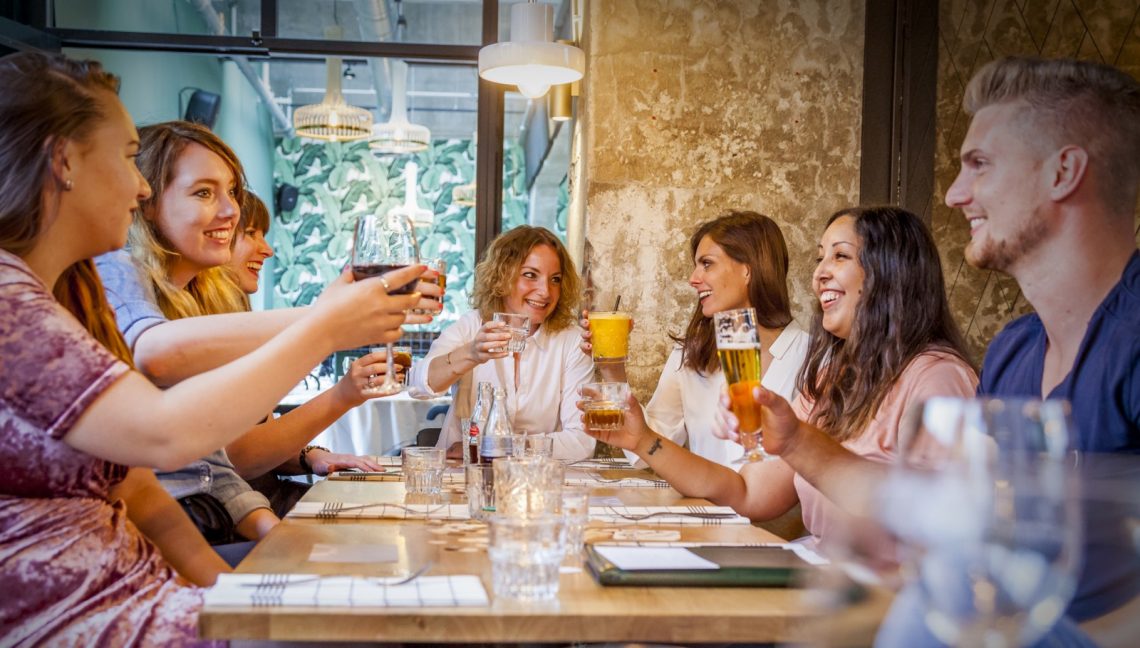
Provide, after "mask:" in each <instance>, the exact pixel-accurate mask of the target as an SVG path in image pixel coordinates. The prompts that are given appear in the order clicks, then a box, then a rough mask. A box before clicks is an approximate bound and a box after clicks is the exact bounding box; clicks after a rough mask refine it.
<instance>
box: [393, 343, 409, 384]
mask: <svg viewBox="0 0 1140 648" xmlns="http://www.w3.org/2000/svg"><path fill="white" fill-rule="evenodd" d="M392 361H393V362H394V363H395V364H396V366H397V369H396V373H398V374H399V378H398V379H397V380H398V381H399V382H401V383H405V384H406V383H407V382H408V372H409V371H411V369H412V347H410V346H394V347H392Z"/></svg>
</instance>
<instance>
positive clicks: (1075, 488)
mask: <svg viewBox="0 0 1140 648" xmlns="http://www.w3.org/2000/svg"><path fill="white" fill-rule="evenodd" d="M1071 429H1072V428H1071V422H1070V421H1069V416H1068V403H1066V402H1064V401H1048V400H1047V401H1040V400H1029V399H996V398H994V399H958V398H931V399H929V400H927V401H926V402H924V403H923V404H922V405H921V406H920V407H918V408H916V409H915V410H914V411H913V412H910V413H908V417H907V418H906V419H905V420H904V421H903V424H902V425H901V426H900V429H899V455H898V459H897V461H896V462H895V464H894V465H893V466H892V469H891V473H890V477H889V479H888V480H887V483H886V484H885V485H884V487H883V489H882V491H881V498H882V504H881V506H879V509H880V516H881V518H882V520H883V522H884V523H885V525H886V526H887V528H888V529H890V530H891V531H892V532H893V533H894V534H895V536H896V537H897V538H898V546H899V547H900V551H901V552H902V557H903V559H904V560H903V562H904V564H907V565H908V566H909V567H910V568H909V569H908V570H907V573H908V574H909V575H910V577H911V582H910V588H911V589H910V591H915V592H917V594H918V599H919V600H920V605H922V607H923V608H924V609H923V610H922V613H921V618H922V619H923V620H924V621H925V623H926V626H927V629H929V630H930V631H931V632H932V633H933V634H934V635H935V636H936V637H937V638H938V639H939V640H941V641H942V642H944V643H946V644H949V645H952V646H976V645H986V646H994V647H999V646H1014V645H1028V644H1032V643H1034V642H1035V641H1036V640H1037V639H1039V638H1040V637H1041V636H1042V634H1043V633H1044V632H1045V631H1046V630H1048V628H1050V627H1051V626H1052V625H1053V623H1054V622H1055V621H1056V620H1057V618H1058V617H1059V616H1060V615H1061V614H1062V613H1063V612H1064V610H1065V607H1066V605H1067V604H1068V601H1069V599H1070V598H1071V596H1072V595H1073V592H1074V589H1075V584H1076V578H1077V574H1078V573H1079V571H1078V570H1079V568H1080V561H1081V516H1080V502H1079V483H1078V480H1077V476H1076V471H1075V470H1074V468H1073V464H1074V457H1073V455H1072V453H1071V449H1072V437H1071Z"/></svg>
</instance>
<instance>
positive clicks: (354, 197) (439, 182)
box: [269, 138, 565, 330]
mask: <svg viewBox="0 0 1140 648" xmlns="http://www.w3.org/2000/svg"><path fill="white" fill-rule="evenodd" d="M276 154H277V157H276V160H275V162H274V167H273V180H274V184H275V185H281V184H291V185H293V186H295V187H297V188H298V190H299V193H300V197H299V199H298V200H297V206H296V208H294V209H293V210H291V211H287V212H279V213H278V214H277V216H276V218H277V220H276V222H275V223H274V226H273V228H272V229H271V231H270V235H269V242H270V244H271V245H273V248H274V250H275V251H276V257H277V263H276V264H275V266H274V272H273V276H272V281H273V290H272V306H273V307H274V308H280V307H289V306H303V305H307V304H310V303H312V302H313V300H314V299H316V297H317V295H319V294H320V292H321V290H323V289H324V287H325V286H326V285H328V283H329V282H331V281H332V280H333V279H335V278H336V277H337V275H339V274H340V270H341V268H343V267H344V266H345V264H347V263H348V262H349V258H350V256H351V254H352V230H353V226H354V224H355V221H356V217H357V216H359V215H360V214H362V213H366V212H374V211H377V210H386V209H389V208H391V207H395V206H397V205H401V204H403V202H404V181H403V172H404V166H405V165H406V164H407V163H408V162H409V161H412V160H414V161H415V162H416V164H417V165H418V166H419V173H418V178H417V182H418V185H417V186H418V191H419V205H420V207H423V208H425V209H430V210H432V211H433V212H434V214H435V223H434V224H433V226H432V227H431V231H430V232H428V231H427V230H426V228H420V229H419V230H418V231H417V234H418V235H419V236H420V237H421V240H420V249H421V252H422V254H423V255H424V258H435V257H442V258H443V259H444V260H446V262H447V296H446V297H445V299H444V312H443V314H442V315H441V316H440V317H438V318H436V321H435V322H433V323H432V324H431V325H428V326H427V327H425V328H429V329H431V330H440V329H441V328H443V327H445V326H446V325H447V324H449V323H450V322H453V321H455V320H456V319H457V318H458V317H459V315H461V314H462V313H464V312H465V311H467V310H468V309H469V308H470V299H469V295H470V292H471V288H472V282H473V280H474V277H473V274H474V265H475V259H474V248H475V209H474V208H473V207H467V206H463V205H457V204H454V203H452V199H451V196H452V190H453V189H454V188H455V187H457V186H459V185H464V184H467V183H469V182H471V181H472V180H473V179H474V178H475V147H474V145H473V143H472V141H471V140H458V139H453V140H436V141H434V142H433V143H432V146H431V147H430V148H428V149H427V150H426V151H422V152H420V153H417V154H413V155H405V156H399V157H393V156H386V157H376V156H375V155H373V153H372V152H371V150H370V149H369V148H368V144H367V142H353V143H348V144H345V143H339V142H314V141H312V140H301V139H298V138H282V139H281V140H279V141H278V143H277V150H276ZM503 160H504V162H503V219H504V220H503V229H504V230H507V229H510V228H513V227H517V226H518V225H522V224H524V223H525V222H526V213H527V193H526V184H525V180H524V173H523V151H522V147H521V146H519V144H518V141H517V140H510V141H508V142H505V143H504V150H503ZM560 205H561V203H560ZM559 211H560V212H562V211H563V209H560V210H559ZM558 222H559V227H560V229H561V230H562V231H561V232H558V234H559V235H560V236H565V216H564V215H563V214H561V213H560V218H559V220H558Z"/></svg>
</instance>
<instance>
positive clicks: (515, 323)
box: [491, 313, 530, 353]
mask: <svg viewBox="0 0 1140 648" xmlns="http://www.w3.org/2000/svg"><path fill="white" fill-rule="evenodd" d="M491 321H493V322H502V323H504V324H506V325H507V326H506V330H507V332H508V333H510V334H511V339H510V340H508V341H507V347H506V349H505V350H506V351H508V352H510V353H522V350H523V349H525V348H526V338H527V336H528V335H530V318H529V317H527V316H526V315H515V314H514V313H495V314H494V315H492V317H491Z"/></svg>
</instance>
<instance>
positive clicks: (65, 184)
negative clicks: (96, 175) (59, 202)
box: [63, 178, 75, 191]
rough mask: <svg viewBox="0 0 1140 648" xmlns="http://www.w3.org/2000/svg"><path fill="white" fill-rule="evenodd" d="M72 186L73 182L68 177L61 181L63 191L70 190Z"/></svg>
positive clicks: (73, 186)
mask: <svg viewBox="0 0 1140 648" xmlns="http://www.w3.org/2000/svg"><path fill="white" fill-rule="evenodd" d="M74 188H75V183H74V182H72V181H71V179H70V178H68V179H67V180H64V181H63V190H64V191H71V190H72V189H74Z"/></svg>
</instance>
